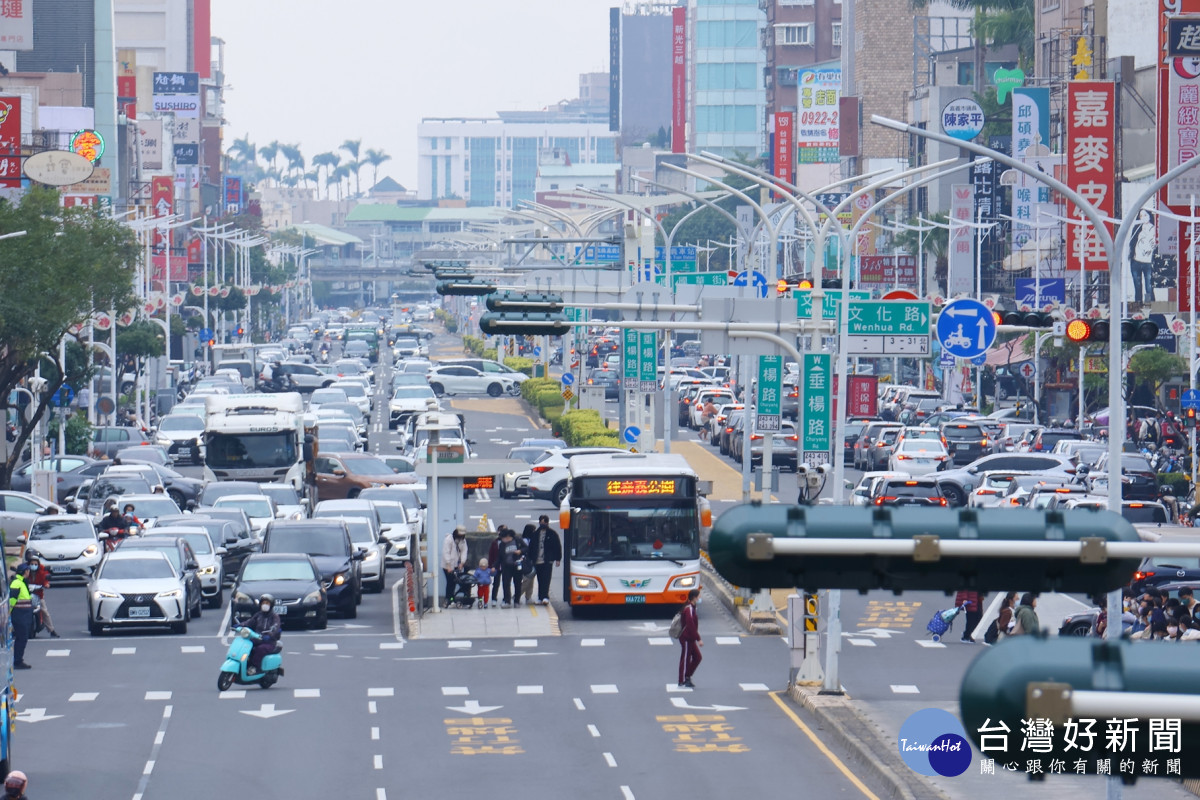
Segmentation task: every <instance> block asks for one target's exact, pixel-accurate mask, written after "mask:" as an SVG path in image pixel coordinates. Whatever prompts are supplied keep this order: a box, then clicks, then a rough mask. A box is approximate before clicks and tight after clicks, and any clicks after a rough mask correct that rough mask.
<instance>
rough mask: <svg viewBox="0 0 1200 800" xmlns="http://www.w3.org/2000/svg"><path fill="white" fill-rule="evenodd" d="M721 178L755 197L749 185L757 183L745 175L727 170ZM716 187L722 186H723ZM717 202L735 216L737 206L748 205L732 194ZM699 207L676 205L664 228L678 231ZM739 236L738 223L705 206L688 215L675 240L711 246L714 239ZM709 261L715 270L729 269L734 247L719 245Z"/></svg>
mask: <svg viewBox="0 0 1200 800" xmlns="http://www.w3.org/2000/svg"><path fill="white" fill-rule="evenodd" d="M720 181H721V182H722V183H726V184H728V185H730V186H732V187H733V188H735V189H737V190H739V191H744V192H746V194H749V195H750V196H751V197H753V196H754V191H748V190H747V187H753V186H755V184H754V183H753V182H752V181H750V180H748V179H746V178H743V177H742V176H741V175H733V174H729V173H726V174H725V175H722V176H721V178H720ZM713 188H716V189H720V187H713ZM755 188H757V187H755ZM715 204H716V205H717V206H719V207H720V208H722V209H724V210H725V211H727V212H729V213H730V214H731V215H733V216H735V217H736V216H737V207H738V206H739V205H744V203H743V201H741V200H739V199H738V198H736V197H734V196H732V195H729V196H727V197H725V198H723V199H721V200H717V201H715ZM695 207H696V206H695V204H694V203H685V204H682V205H679V206H676V207H675V208H674V209H672V210H671V212H670V213H669V214H667V216H666V217H665V218H664V219H663V220H662V225H663V228H665V229H666V230H667V231H668V232H669V231H672V230H675V226H676V225H679V223H680V220H682V219H683V218H684V217H685V216H687V215H688V214H689V213H690V212H691V211H692V210H693V209H694V208H695ZM737 235H738V230H737V226H736V225H734V224H733V222H731V221H730V220H729V218H728V217H726V216H725V215H724V214H721V213H720V212H718V211H716V210H714V209H713V208H712V207H711V206H705V207H704V209H703V210H702V211H697V212H696V213H695V214H693V215H692V216H691V217H689V218H688V220H687V222H684V223H683V224H682V225H680V227H679V229H678V230H675V236H674V238H673V239H672V242H671V243H672V244H673V245H675V246H683V245H692V246H694V247H708V243H709V242H710V241H713V242H721V243H725V242H727V241H729V240H730V239H731V238H736V237H737ZM660 238H661V237H660ZM659 244H662V242H659ZM708 264H710V265H711V268H712V269H713V270H714V271H724V270H727V269H729V268H730V250H729V249H728V248H717V250H715V251H713V253H712V254H711V258H710V259H708ZM739 266H740V265H739Z"/></svg>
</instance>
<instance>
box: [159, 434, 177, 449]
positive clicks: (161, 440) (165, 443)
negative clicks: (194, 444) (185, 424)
mask: <svg viewBox="0 0 1200 800" xmlns="http://www.w3.org/2000/svg"><path fill="white" fill-rule="evenodd" d="M157 441H158V443H159V444H160V445H162V446H163V447H170V446H171V444H172V443H173V442H172V440H171V439H169V438H167V437H166V436H159V437H158V440H157Z"/></svg>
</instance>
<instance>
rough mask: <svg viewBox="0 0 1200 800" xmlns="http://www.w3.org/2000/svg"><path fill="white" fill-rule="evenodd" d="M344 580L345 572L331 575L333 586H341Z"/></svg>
mask: <svg viewBox="0 0 1200 800" xmlns="http://www.w3.org/2000/svg"><path fill="white" fill-rule="evenodd" d="M345 582H346V573H344V572H339V573H338V574H337V575H334V576H333V585H334V586H341V585H342V584H343V583H345Z"/></svg>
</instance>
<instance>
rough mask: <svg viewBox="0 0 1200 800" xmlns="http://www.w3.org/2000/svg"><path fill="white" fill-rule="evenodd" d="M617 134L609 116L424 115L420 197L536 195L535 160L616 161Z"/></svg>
mask: <svg viewBox="0 0 1200 800" xmlns="http://www.w3.org/2000/svg"><path fill="white" fill-rule="evenodd" d="M618 140H619V134H618V133H617V132H615V131H610V130H608V123H607V121H604V122H600V121H595V122H584V121H563V120H562V119H561V115H557V114H544V113H541V112H530V113H521V112H502V113H501V115H500V116H499V117H495V118H467V117H427V118H425V119H422V120H421V123H420V124H419V125H418V126H417V198H418V200H419V201H436V200H440V199H445V198H460V199H462V200H465V201H466V202H467V204H468V205H472V206H501V207H505V208H512V207H513V206H514V204H515V203H516V202H517V201H519V200H529V201H532V200H533V199H534V196H535V192H536V190H537V176H538V165H539V164H540V163H544V159H547V158H552V159H553V160H554V161H556V162H557V161H558V160H559V159H558V158H554V157H553V153H554V151H556V150H557V151H559V153H558V156H559V158H565V163H569V164H613V165H617V164H618V163H619V162H620V152H619V146H618Z"/></svg>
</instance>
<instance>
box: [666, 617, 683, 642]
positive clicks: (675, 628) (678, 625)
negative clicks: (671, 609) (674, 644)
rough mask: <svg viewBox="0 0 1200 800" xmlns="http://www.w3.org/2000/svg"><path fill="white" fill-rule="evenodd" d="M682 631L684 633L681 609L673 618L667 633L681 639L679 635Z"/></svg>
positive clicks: (677, 639) (676, 639) (675, 638)
mask: <svg viewBox="0 0 1200 800" xmlns="http://www.w3.org/2000/svg"><path fill="white" fill-rule="evenodd" d="M682 633H683V612H682V611H680V612H679V613H677V614H676V615H675V616H674V617H672V618H671V627H670V628H669V629H668V630H667V634H668V635H669V636H670V637H671V638H672V639H674V640H675V641H679V636H680V634H682Z"/></svg>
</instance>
